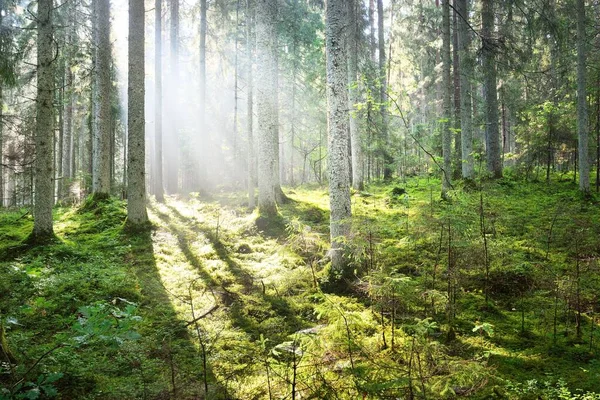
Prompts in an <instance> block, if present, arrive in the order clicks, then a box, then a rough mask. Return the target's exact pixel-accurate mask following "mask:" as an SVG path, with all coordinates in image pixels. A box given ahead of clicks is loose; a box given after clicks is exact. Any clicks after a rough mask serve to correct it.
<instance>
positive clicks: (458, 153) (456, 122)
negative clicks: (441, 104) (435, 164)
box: [452, 0, 462, 179]
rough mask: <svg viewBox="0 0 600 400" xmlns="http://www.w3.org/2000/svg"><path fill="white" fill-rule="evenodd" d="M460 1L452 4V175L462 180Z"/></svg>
mask: <svg viewBox="0 0 600 400" xmlns="http://www.w3.org/2000/svg"><path fill="white" fill-rule="evenodd" d="M457 3H458V0H453V1H452V4H453V5H454V8H453V10H452V78H453V83H452V87H453V89H454V95H453V100H454V113H453V115H452V117H453V123H452V127H453V128H454V129H453V131H452V137H453V138H454V157H453V161H454V168H453V170H452V175H453V177H455V178H456V179H460V177H461V176H462V167H461V164H462V147H461V143H460V139H461V137H460V134H458V132H460V104H461V103H460V57H459V52H460V46H459V45H458V16H457V15H456V10H457V8H458V4H457Z"/></svg>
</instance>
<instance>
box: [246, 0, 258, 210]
mask: <svg viewBox="0 0 600 400" xmlns="http://www.w3.org/2000/svg"><path fill="white" fill-rule="evenodd" d="M253 11H254V10H253V8H252V0H246V62H247V65H246V74H247V77H246V79H247V81H248V83H247V88H248V89H247V91H246V92H247V96H248V98H247V121H246V124H247V125H246V129H247V134H248V177H247V179H248V208H250V209H254V207H256V202H255V198H254V191H255V190H254V182H255V179H256V172H255V168H256V159H255V154H254V136H253V132H252V130H253V122H254V121H253V118H254V102H253V96H254V82H253V79H252V63H253V57H252V47H253V44H254V42H253V40H252V39H253V37H252V23H253Z"/></svg>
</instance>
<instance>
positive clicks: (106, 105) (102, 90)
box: [92, 0, 112, 198]
mask: <svg viewBox="0 0 600 400" xmlns="http://www.w3.org/2000/svg"><path fill="white" fill-rule="evenodd" d="M94 9H95V12H96V15H97V18H96V24H95V25H96V32H95V33H94V38H95V40H96V41H97V42H96V68H95V70H94V73H95V85H96V89H95V92H94V95H95V96H96V97H97V98H96V100H95V105H96V107H97V113H95V117H96V121H94V123H95V124H96V129H95V130H94V137H93V141H92V143H93V161H92V164H93V169H92V172H93V173H92V175H93V180H92V191H93V193H94V196H95V197H96V198H106V197H108V196H109V195H110V183H111V182H110V159H111V154H110V142H111V117H110V113H111V104H110V100H111V87H112V82H111V78H110V68H111V49H110V48H111V45H110V2H109V1H103V0H94Z"/></svg>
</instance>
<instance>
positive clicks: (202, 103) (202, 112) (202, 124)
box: [198, 0, 207, 185]
mask: <svg viewBox="0 0 600 400" xmlns="http://www.w3.org/2000/svg"><path fill="white" fill-rule="evenodd" d="M206 10H207V4H206V0H200V68H199V69H200V71H199V74H200V93H199V100H200V101H199V102H200V140H201V141H205V140H206V139H207V137H206V136H207V135H206V134H205V133H206V131H207V129H206ZM198 173H199V176H200V178H199V180H200V184H201V185H206V183H207V182H206V176H205V175H206V165H205V164H204V162H202V161H201V163H200V171H198Z"/></svg>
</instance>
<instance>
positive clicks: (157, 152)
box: [154, 0, 165, 203]
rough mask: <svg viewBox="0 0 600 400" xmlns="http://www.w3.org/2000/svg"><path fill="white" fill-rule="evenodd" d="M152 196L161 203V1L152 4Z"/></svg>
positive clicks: (163, 198)
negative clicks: (153, 175)
mask: <svg viewBox="0 0 600 400" xmlns="http://www.w3.org/2000/svg"><path fill="white" fill-rule="evenodd" d="M154 48H155V50H154V86H155V90H154V92H155V95H154V99H155V103H154V141H155V143H154V147H155V149H154V162H155V166H154V170H155V171H156V174H155V175H156V176H155V177H154V195H155V196H156V200H157V201H158V202H161V203H162V202H163V201H164V200H165V197H164V188H163V160H162V146H163V144H162V139H163V138H162V0H155V2H154Z"/></svg>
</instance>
